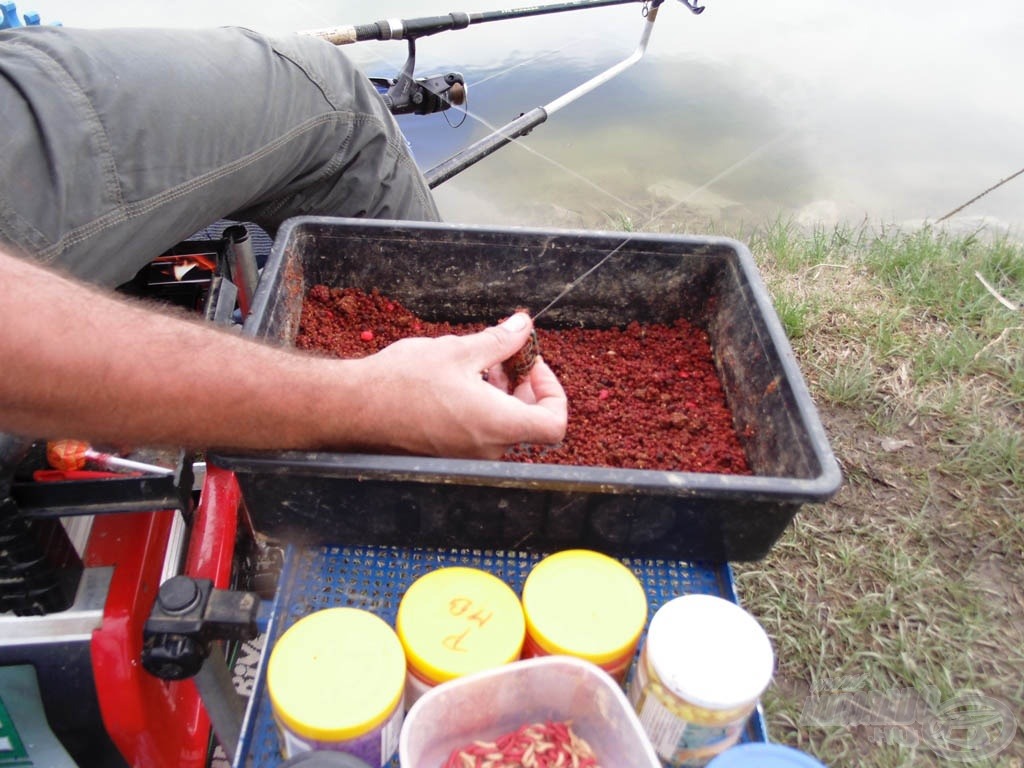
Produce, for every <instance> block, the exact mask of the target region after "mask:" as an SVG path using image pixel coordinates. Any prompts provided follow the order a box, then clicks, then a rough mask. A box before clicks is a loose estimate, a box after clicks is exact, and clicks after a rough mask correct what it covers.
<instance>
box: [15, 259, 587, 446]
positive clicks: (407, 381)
mask: <svg viewBox="0 0 1024 768" xmlns="http://www.w3.org/2000/svg"><path fill="white" fill-rule="evenodd" d="M532 327H533V326H532V323H531V321H530V318H529V317H528V316H527V315H525V314H523V313H517V314H514V315H512V316H511V317H510V318H508V319H507V320H506V321H505V322H503V323H502V324H501V325H500V326H495V327H492V328H487V329H485V330H484V331H482V332H480V333H475V334H470V335H468V336H459V337H455V336H448V337H444V338H438V339H423V338H421V339H404V340H402V341H399V342H397V343H395V344H392V345H391V346H389V347H387V348H386V349H384V350H383V351H381V352H378V353H377V354H375V355H371V356H370V357H366V358H362V359H360V360H335V359H328V358H325V357H315V356H313V355H310V354H305V353H300V352H297V351H295V350H292V349H283V348H277V347H271V346H269V345H267V344H263V343H259V342H255V341H253V340H251V339H248V338H244V337H241V336H238V335H235V334H233V333H230V332H227V331H224V330H221V329H218V328H215V327H213V326H212V325H209V324H206V323H204V322H202V321H200V320H196V319H193V318H184V317H181V316H176V315H171V314H168V313H166V312H163V313H161V312H157V311H154V310H153V309H152V308H150V307H146V306H144V305H141V304H139V303H137V302H129V301H127V300H123V299H120V298H118V297H115V296H112V295H110V294H108V293H105V292H101V291H98V290H96V289H93V288H89V287H86V286H84V285H82V284H79V283H77V282H74V281H71V280H68V279H66V278H63V277H60V276H58V275H56V274H54V273H52V272H50V271H49V270H46V269H43V268H41V267H39V266H36V265H34V264H32V263H30V262H26V261H22V260H20V259H18V258H15V257H13V256H10V255H7V254H4V253H3V252H2V251H0V360H2V361H3V368H2V372H0V431H5V432H15V433H19V434H21V435H23V436H25V437H29V438H33V439H39V438H53V437H70V438H78V439H83V440H88V441H91V442H94V443H108V444H116V445H123V444H129V445H131V444H134V445H151V446H163V445H173V446H192V447H203V448H212V447H219V448H254V449H261V448H265V449H288V448H295V449H310V448H313V449H315V448H336V449H353V448H355V449H385V450H400V451H406V452H412V453H422V454H431V455H443V456H464V457H478V458H498V457H499V456H501V455H502V454H503V453H504V451H505V450H507V449H508V447H509V446H511V445H514V444H516V443H520V442H534V443H557V442H558V441H560V440H561V439H562V437H563V436H564V435H565V429H566V419H567V407H568V406H567V402H566V397H565V392H564V390H563V389H562V386H561V384H559V382H558V379H557V378H556V377H555V375H554V373H553V372H552V371H551V369H550V368H549V367H548V366H547V364H546V363H545V362H544V361H543V360H542V359H541V358H538V359H537V362H536V363H535V364H534V366H533V368H532V369H531V370H530V373H529V377H528V379H527V380H526V381H525V382H523V383H522V384H520V385H519V386H518V387H517V388H516V391H515V393H514V394H508V393H507V392H505V391H503V390H501V389H499V388H498V387H496V386H492V385H491V384H488V383H487V382H485V381H484V379H483V378H482V377H481V371H488V372H491V373H492V374H493V375H492V376H491V379H492V380H496V379H499V378H500V376H501V373H500V372H501V365H500V364H501V361H503V360H506V359H508V358H509V357H511V356H512V355H513V354H514V353H515V352H516V351H517V350H519V349H520V348H521V347H522V346H523V345H524V344H525V343H526V341H527V339H528V338H529V335H530V332H531V330H532ZM425 360H429V361H430V365H424V361H425Z"/></svg>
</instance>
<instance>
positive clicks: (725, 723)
mask: <svg viewBox="0 0 1024 768" xmlns="http://www.w3.org/2000/svg"><path fill="white" fill-rule="evenodd" d="M774 665H775V654H774V652H773V651H772V645H771V641H770V640H769V639H768V635H767V634H766V633H765V631H764V629H763V628H762V627H761V625H760V624H759V623H758V622H757V620H756V619H755V618H754V617H753V616H751V615H750V614H749V613H747V612H746V611H744V610H743V609H742V608H740V607H739V606H738V605H736V604H735V603H732V602H730V601H728V600H724V599H722V598H720V597H714V596H712V595H685V596H683V597H678V598H676V599H674V600H670V601H669V602H667V603H666V604H665V605H663V606H662V607H661V608H659V609H658V611H657V612H656V613H655V614H654V618H652V619H651V626H650V627H649V628H648V630H647V640H646V642H645V643H644V648H643V650H642V651H641V653H640V659H639V662H638V663H637V667H636V672H635V673H634V675H633V679H632V680H631V681H630V685H629V699H630V701H631V702H632V703H633V707H634V708H635V709H636V711H637V714H638V715H639V717H640V723H641V724H642V725H643V727H644V730H645V731H646V732H647V735H648V737H649V738H650V740H651V742H652V744H653V745H654V749H655V751H656V752H657V753H658V757H660V758H661V759H662V760H663V761H664V762H665V764H666V765H667V766H671V768H691V767H693V766H704V765H707V764H708V762H709V761H710V760H711V759H712V758H713V757H715V756H716V755H718V754H719V753H721V752H723V751H724V750H725V749H727V748H728V747H730V746H732V745H733V744H735V743H736V742H737V741H738V740H739V738H740V735H741V734H742V732H743V728H744V726H745V725H746V723H747V720H748V719H749V718H750V715H751V713H752V712H753V711H754V708H755V707H756V706H757V701H758V699H759V698H760V696H761V694H762V693H763V692H764V689H765V688H766V687H767V686H768V683H769V682H770V680H771V677H772V672H773V669H774Z"/></svg>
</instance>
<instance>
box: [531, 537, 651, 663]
mask: <svg viewBox="0 0 1024 768" xmlns="http://www.w3.org/2000/svg"><path fill="white" fill-rule="evenodd" d="M523 612H524V614H525V616H526V631H527V632H528V633H529V634H530V637H532V638H533V640H534V641H536V643H537V644H538V645H540V646H541V647H542V648H543V649H544V650H545V651H547V652H548V653H551V654H568V655H571V656H579V657H581V658H584V659H587V660H589V661H592V662H594V663H595V664H606V663H608V662H610V661H614V660H615V659H618V658H620V657H621V656H622V655H623V654H626V653H629V652H630V651H632V650H633V649H635V647H636V644H637V641H638V640H639V639H640V633H641V632H642V631H643V628H644V622H645V621H646V620H647V595H646V594H645V593H644V589H643V586H642V585H641V584H640V581H639V579H637V577H636V576H635V575H634V574H633V572H632V571H630V570H629V569H628V568H627V567H626V566H625V565H623V564H622V563H621V562H619V561H618V560H615V559H613V558H611V557H608V556H607V555H602V554H600V553H599V552H591V551H589V550H585V549H570V550H566V551H564V552H558V553H556V554H554V555H550V556H548V557H546V558H544V559H543V560H541V561H540V562H539V563H537V565H535V566H534V567H533V570H531V571H530V575H529V576H527V577H526V583H525V584H524V585H523Z"/></svg>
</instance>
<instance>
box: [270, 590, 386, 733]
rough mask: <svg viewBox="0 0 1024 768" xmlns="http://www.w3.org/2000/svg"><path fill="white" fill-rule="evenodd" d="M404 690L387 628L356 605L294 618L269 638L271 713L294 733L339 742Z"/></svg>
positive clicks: (370, 722) (377, 719)
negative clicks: (273, 638) (276, 636)
mask: <svg viewBox="0 0 1024 768" xmlns="http://www.w3.org/2000/svg"><path fill="white" fill-rule="evenodd" d="M404 690H405V655H404V654H403V653H402V645H401V643H399V642H398V637H397V636H396V635H395V632H394V630H392V629H391V627H389V626H388V625H387V623H386V622H385V621H384V620H383V619H381V618H380V617H378V616H375V615H374V614H372V613H370V612H368V611H363V610H360V609H358V608H328V609H325V610H322V611H317V612H315V613H311V614H310V615H309V616H306V617H305V618H302V619H300V620H299V621H297V622H296V623H295V624H293V625H292V626H291V627H289V628H288V630H287V631H286V632H285V633H284V634H283V635H281V637H280V638H279V639H278V640H277V642H276V643H275V644H274V648H273V651H272V652H271V654H270V661H269V662H268V664H267V691H268V693H269V694H270V702H271V705H272V706H273V708H274V714H275V715H276V716H277V717H278V718H279V719H280V720H281V722H282V723H283V724H284V725H286V726H287V727H288V728H289V729H291V730H292V731H294V732H295V733H296V734H298V735H299V736H302V737H305V738H308V739H317V740H319V741H346V740H348V739H352V738H355V737H357V736H361V735H363V734H365V733H367V732H369V731H370V730H372V729H373V728H375V727H376V726H378V725H380V724H381V723H383V722H384V721H385V720H386V719H387V718H388V717H389V716H390V715H391V713H392V712H393V711H394V709H395V707H396V706H398V704H399V703H400V702H401V699H402V693H403V692H404Z"/></svg>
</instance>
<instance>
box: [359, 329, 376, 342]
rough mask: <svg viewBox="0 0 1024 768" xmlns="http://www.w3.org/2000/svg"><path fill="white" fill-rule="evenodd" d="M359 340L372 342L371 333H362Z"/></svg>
mask: <svg viewBox="0 0 1024 768" xmlns="http://www.w3.org/2000/svg"><path fill="white" fill-rule="evenodd" d="M359 338H360V339H362V340H363V341H373V331H363V332H362V333H360V334H359Z"/></svg>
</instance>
